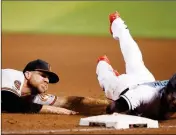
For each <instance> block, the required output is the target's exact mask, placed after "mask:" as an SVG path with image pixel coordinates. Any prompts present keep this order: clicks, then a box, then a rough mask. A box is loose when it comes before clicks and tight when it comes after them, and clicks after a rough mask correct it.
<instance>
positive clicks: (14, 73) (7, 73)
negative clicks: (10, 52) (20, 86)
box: [2, 69, 24, 81]
mask: <svg viewBox="0 0 176 135" xmlns="http://www.w3.org/2000/svg"><path fill="white" fill-rule="evenodd" d="M16 79H19V80H24V74H23V72H22V71H19V70H15V69H2V80H3V81H10V80H11V81H13V80H16Z"/></svg>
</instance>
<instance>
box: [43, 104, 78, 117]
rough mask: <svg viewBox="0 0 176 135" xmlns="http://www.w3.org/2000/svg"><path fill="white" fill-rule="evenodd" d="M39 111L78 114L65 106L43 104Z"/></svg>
mask: <svg viewBox="0 0 176 135" xmlns="http://www.w3.org/2000/svg"><path fill="white" fill-rule="evenodd" d="M40 112H41V113H52V114H65V115H75V114H78V112H75V111H72V110H68V109H65V108H61V107H55V106H48V105H43V107H42V109H41V111H40Z"/></svg>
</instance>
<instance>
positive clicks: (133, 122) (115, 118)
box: [79, 113, 159, 129]
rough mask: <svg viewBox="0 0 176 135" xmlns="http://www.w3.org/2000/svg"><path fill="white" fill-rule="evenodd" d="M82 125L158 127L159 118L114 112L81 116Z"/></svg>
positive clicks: (116, 127) (122, 127) (123, 127)
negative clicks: (153, 118)
mask: <svg viewBox="0 0 176 135" xmlns="http://www.w3.org/2000/svg"><path fill="white" fill-rule="evenodd" d="M79 125H80V126H104V127H108V128H115V129H128V128H137V127H140V128H158V127H159V124H158V121H157V120H152V119H148V118H144V117H139V116H132V115H125V114H119V113H114V114H111V115H98V116H91V117H87V118H81V119H80V122H79Z"/></svg>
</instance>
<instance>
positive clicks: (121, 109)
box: [106, 97, 129, 114]
mask: <svg viewBox="0 0 176 135" xmlns="http://www.w3.org/2000/svg"><path fill="white" fill-rule="evenodd" d="M128 110H129V106H128V103H127V101H126V100H125V99H124V98H123V97H120V98H119V99H118V100H116V101H113V102H112V103H111V104H110V105H108V106H107V108H106V113H108V114H112V113H114V112H117V113H125V112H127V111H128Z"/></svg>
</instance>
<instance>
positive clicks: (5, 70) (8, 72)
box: [2, 68, 22, 74]
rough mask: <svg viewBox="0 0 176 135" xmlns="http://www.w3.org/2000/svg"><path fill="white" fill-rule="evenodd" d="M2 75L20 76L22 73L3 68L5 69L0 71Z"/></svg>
mask: <svg viewBox="0 0 176 135" xmlns="http://www.w3.org/2000/svg"><path fill="white" fill-rule="evenodd" d="M2 73H4V74H22V71H19V70H15V69H10V68H5V69H2Z"/></svg>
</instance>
